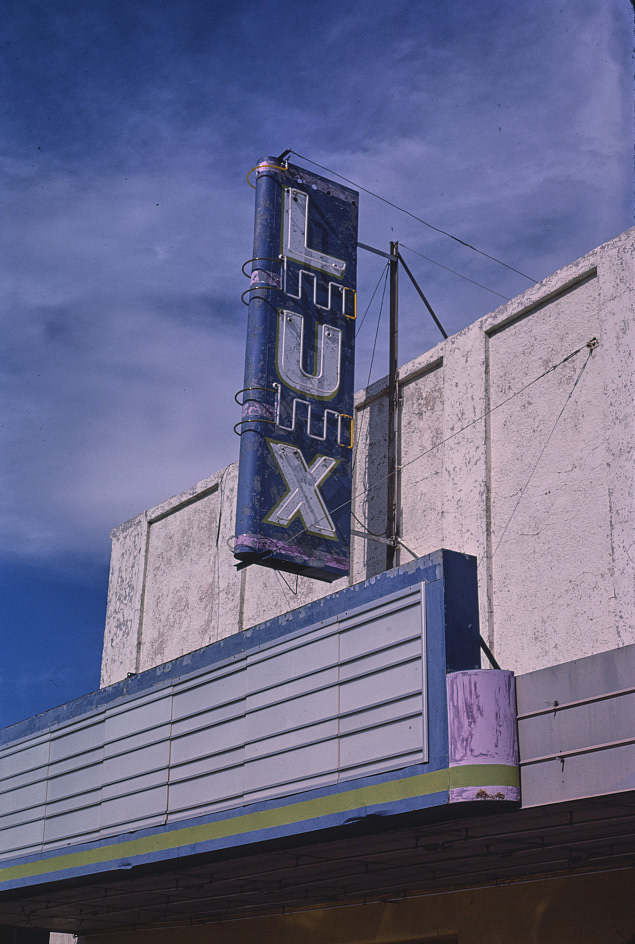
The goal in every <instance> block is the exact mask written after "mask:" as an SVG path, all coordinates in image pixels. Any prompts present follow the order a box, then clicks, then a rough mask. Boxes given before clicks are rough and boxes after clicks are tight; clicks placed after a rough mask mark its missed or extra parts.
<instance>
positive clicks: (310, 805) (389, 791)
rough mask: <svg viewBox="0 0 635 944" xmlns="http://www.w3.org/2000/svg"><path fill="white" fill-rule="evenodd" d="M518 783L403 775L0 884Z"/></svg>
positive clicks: (479, 769)
mask: <svg viewBox="0 0 635 944" xmlns="http://www.w3.org/2000/svg"><path fill="white" fill-rule="evenodd" d="M518 784H519V775H518V768H517V767H511V766H507V765H503V764H473V765H470V766H465V767H452V768H450V769H445V770H436V771H432V772H430V773H426V774H418V775H417V776H414V777H406V778H404V779H403V780H389V781H386V782H384V783H378V784H374V785H373V786H370V787H359V788H358V789H356V790H348V791H344V792H343V793H336V794H330V795H326V796H322V797H316V798H315V799H313V800H305V801H303V802H300V803H289V804H287V805H285V806H277V807H270V808H269V809H267V810H261V811H259V812H257V813H245V814H244V815H242V816H233V817H229V818H227V819H224V820H217V821H215V822H211V823H203V824H200V825H198V826H186V827H184V828H183V829H174V830H170V831H167V832H161V833H155V834H154V835H151V836H142V837H140V838H139V839H129V840H128V841H126V842H118V843H112V844H110V845H107V846H99V847H97V848H94V849H87V850H82V851H81V852H68V853H66V854H61V855H56V856H51V857H50V858H47V859H40V860H39V861H36V862H28V863H24V864H22V865H14V866H9V867H7V868H4V869H0V882H10V881H16V880H18V879H23V878H31V877H34V876H37V875H45V874H47V873H49V872H59V871H61V870H64V869H77V868H82V867H86V866H89V865H97V864H100V863H104V862H109V861H115V860H118V859H128V858H133V857H136V856H140V855H149V854H151V853H155V852H165V851H167V850H170V849H179V848H181V847H183V846H190V845H194V844H196V843H201V842H210V841H213V840H218V839H224V838H226V837H228V836H239V835H243V834H245V833H249V832H257V831H260V830H263V829H272V828H274V827H276V826H287V825H291V824H293V823H300V822H303V821H305V820H310V819H319V818H320V817H323V816H332V815H334V814H336V813H345V812H347V811H349V810H356V809H360V808H363V807H368V806H376V805H377V804H380V803H390V802H395V801H398V800H410V799H412V798H413V797H417V796H426V795H429V794H431V793H440V792H442V791H447V790H450V789H452V788H455V787H480V786H492V785H495V786H510V787H513V786H518Z"/></svg>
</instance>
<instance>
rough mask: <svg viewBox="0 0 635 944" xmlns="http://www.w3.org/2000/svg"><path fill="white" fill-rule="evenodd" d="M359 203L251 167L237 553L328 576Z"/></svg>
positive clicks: (345, 487)
mask: <svg viewBox="0 0 635 944" xmlns="http://www.w3.org/2000/svg"><path fill="white" fill-rule="evenodd" d="M357 214H358V194H357V193H356V192H355V191H353V190H349V189H348V188H346V187H342V186H340V185H339V184H336V183H334V182H333V181H331V180H326V179H325V178H324V177H319V176H317V175H316V174H312V173H309V172H308V171H305V170H302V169H300V168H299V167H294V166H293V165H290V164H289V165H285V166H281V165H280V164H279V163H278V162H277V160H276V159H274V158H266V159H265V160H263V161H262V162H261V163H260V164H259V165H258V166H257V168H256V217H255V235H254V258H253V259H252V260H251V263H252V269H251V280H250V287H249V290H248V293H246V294H248V295H249V321H248V328H247V350H246V356H245V382H244V388H243V390H242V391H241V402H242V407H243V412H242V419H241V421H240V423H239V424H238V429H239V431H240V434H241V444H240V465H239V477H238V501H237V512H236V542H235V546H234V555H235V556H236V557H237V558H238V560H240V561H242V562H244V563H245V564H250V563H258V564H262V565H264V566H266V567H273V568H277V569H279V570H286V571H290V572H291V573H296V574H305V575H307V576H311V577H317V578H319V579H321V580H328V581H331V580H336V579H337V578H338V577H343V576H345V575H346V574H348V570H349V557H350V550H349V545H350V502H351V487H352V446H353V393H354V344H355V314H356V295H355V286H356V268H357Z"/></svg>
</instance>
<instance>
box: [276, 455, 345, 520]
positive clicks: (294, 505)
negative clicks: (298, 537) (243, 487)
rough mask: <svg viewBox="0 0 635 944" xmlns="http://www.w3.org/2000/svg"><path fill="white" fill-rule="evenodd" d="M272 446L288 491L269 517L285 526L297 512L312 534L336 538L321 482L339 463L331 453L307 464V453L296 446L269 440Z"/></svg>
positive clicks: (317, 457)
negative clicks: (304, 453) (303, 452)
mask: <svg viewBox="0 0 635 944" xmlns="http://www.w3.org/2000/svg"><path fill="white" fill-rule="evenodd" d="M269 447H270V448H271V451H272V452H273V455H274V458H275V460H276V462H277V463H278V468H279V469H280V472H281V473H282V477H283V479H284V483H285V485H286V486H287V492H286V493H285V494H284V495H283V496H282V498H281V499H280V501H279V502H278V503H277V505H276V506H275V507H274V508H273V509H272V511H270V512H269V514H268V515H267V517H266V519H265V520H266V521H268V522H270V523H271V524H278V525H280V526H281V527H283V528H286V527H287V526H288V525H289V524H290V523H291V521H292V520H293V518H295V516H296V515H299V516H300V518H301V520H302V524H303V525H304V527H305V528H306V530H307V531H309V532H310V533H311V534H319V535H320V536H321V537H326V538H334V537H335V536H336V535H335V525H334V524H333V520H332V518H331V516H330V515H329V513H328V511H327V508H326V505H325V504H324V499H323V498H322V496H321V495H320V492H319V486H320V485H321V484H322V482H323V481H324V480H325V479H326V478H327V477H328V476H329V475H330V474H331V472H332V471H333V469H334V468H335V466H336V465H337V463H338V460H337V459H331V458H329V457H328V456H316V457H315V459H314V460H313V462H312V463H311V465H307V464H306V461H305V459H304V456H303V455H302V453H301V452H300V450H299V449H296V447H295V446H289V445H287V444H286V443H280V442H269Z"/></svg>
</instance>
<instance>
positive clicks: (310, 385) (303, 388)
mask: <svg viewBox="0 0 635 944" xmlns="http://www.w3.org/2000/svg"><path fill="white" fill-rule="evenodd" d="M316 340H317V343H316V349H315V359H314V370H313V373H312V374H309V373H308V372H307V371H306V370H305V369H304V368H303V366H302V351H303V349H304V316H303V315H298V314H297V313H296V312H294V311H286V309H282V310H281V311H279V312H278V338H277V343H276V367H277V369H278V374H279V375H280V379H281V380H282V381H284V383H286V384H287V386H289V387H291V389H292V390H295V391H297V392H298V393H305V394H308V395H309V396H311V397H319V398H320V399H330V398H331V397H333V396H335V394H336V393H337V391H338V389H339V386H340V361H341V356H342V332H341V331H340V329H339V328H333V327H331V326H330V325H324V324H318V328H317V339H316Z"/></svg>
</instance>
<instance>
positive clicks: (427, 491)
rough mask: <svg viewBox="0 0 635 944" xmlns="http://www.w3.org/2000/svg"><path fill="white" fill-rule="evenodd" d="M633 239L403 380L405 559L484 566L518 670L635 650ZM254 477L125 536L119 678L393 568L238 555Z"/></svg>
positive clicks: (367, 527)
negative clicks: (439, 554)
mask: <svg viewBox="0 0 635 944" xmlns="http://www.w3.org/2000/svg"><path fill="white" fill-rule="evenodd" d="M634 256H635V230H629V231H628V232H626V233H624V234H622V235H621V236H619V237H617V238H616V239H614V240H612V241H611V242H609V243H606V244H604V245H603V246H600V247H599V248H598V249H596V250H594V251H593V252H591V253H589V254H588V255H587V256H585V257H583V258H582V259H580V260H578V261H577V262H575V263H573V264H572V265H570V266H567V267H566V268H564V269H562V270H560V271H559V272H557V273H555V274H554V275H552V276H550V277H549V278H548V279H545V280H544V281H543V282H541V283H540V284H539V285H537V286H535V287H533V288H531V289H530V290H529V291H527V292H525V293H523V294H522V295H520V296H518V297H517V298H515V299H513V300H512V301H510V302H509V303H508V304H506V305H504V306H503V307H501V308H499V309H497V310H496V311H495V312H493V313H492V314H490V315H487V316H485V317H484V318H482V319H480V320H479V321H478V322H476V323H475V324H473V325H471V326H470V327H469V328H466V329H465V330H464V331H462V332H461V333H459V334H457V335H455V336H453V337H451V338H449V339H448V340H447V341H444V342H443V343H441V344H439V345H437V347H435V348H434V349H433V350H431V351H428V352H427V353H426V354H423V355H422V356H421V357H418V358H416V359H415V360H413V361H411V362H410V363H409V364H407V365H405V366H404V367H402V368H401V369H400V385H401V397H402V404H401V421H400V429H399V444H400V460H399V462H400V469H399V480H398V488H399V507H400V535H401V539H402V542H403V543H402V546H401V549H400V552H399V555H398V557H397V561H396V563H405V562H407V561H408V560H409V559H411V557H414V556H417V557H419V556H422V555H424V554H427V553H430V552H432V551H434V550H436V549H437V548H439V547H447V548H450V549H452V550H455V551H460V552H464V553H468V554H472V555H475V556H476V557H477V559H478V564H479V596H480V621H481V633H482V634H483V636H484V638H485V639H486V640H487V642H488V643H489V646H490V648H491V649H492V651H493V652H494V654H495V656H496V658H497V660H498V662H499V663H500V665H501V666H502V667H503V668H506V669H513V670H514V671H516V672H517V673H524V672H530V671H533V670H535V669H538V668H542V667H544V666H548V665H552V664H557V663H561V662H565V661H568V660H571V659H574V658H579V657H581V656H587V655H591V654H594V653H598V652H603V651H605V650H608V649H613V648H616V647H619V646H622V645H626V644H628V643H633V642H635V626H634V624H633V617H632V614H633V613H634V612H635V538H634V537H633V535H635V474H634V469H635V370H634V367H635V318H634V314H635V312H634V310H633V309H634V305H633V297H634V293H633V284H634V279H633V276H634V275H635V264H634ZM355 428H356V446H355V449H356V462H355V473H354V499H353V509H352V511H353V514H354V516H355V517H354V520H353V528H354V529H355V530H356V531H357V532H361V533H363V532H372V533H374V534H375V535H378V534H379V535H381V534H382V532H383V531H384V528H385V501H386V488H385V480H386V470H387V464H386V440H387V396H386V382H385V380H384V381H380V382H378V383H376V384H374V385H373V386H372V387H370V388H368V389H367V390H365V391H362V392H361V393H360V394H359V395H358V397H357V401H356V416H355ZM236 480H237V468H236V466H229V467H228V468H227V469H225V470H224V471H222V472H220V473H219V474H218V475H215V476H213V477H211V478H208V479H205V480H204V481H203V482H201V483H199V485H197V486H195V487H194V488H193V489H191V490H190V491H188V492H185V493H183V494H182V495H179V496H177V497H176V498H173V499H170V500H169V501H167V502H165V503H163V504H161V505H159V506H157V507H156V508H154V509H152V510H150V511H147V512H144V513H142V514H140V515H138V516H137V517H135V518H133V519H131V520H130V521H128V522H126V523H125V524H123V525H121V526H120V527H118V528H116V529H115V530H114V531H113V535H112V537H113V554H112V562H111V574H110V589H109V599H108V613H107V620H106V632H105V639H104V655H103V663H102V684H103V685H107V684H110V683H112V682H115V681H117V680H119V679H122V678H125V676H126V675H127V674H128V673H131V672H132V673H135V672H139V671H142V670H144V669H147V668H150V667H152V666H154V665H159V664H161V663H163V662H166V661H168V660H170V659H173V658H176V657H178V656H180V655H182V654H184V653H186V652H190V651H192V650H195V649H197V648H200V647H202V646H204V645H207V644H208V643H211V642H214V641H216V640H217V639H220V638H223V637H225V636H228V635H231V634H232V633H235V632H239V631H241V630H243V629H246V628H247V627H249V626H252V625H254V624H256V623H260V622H262V621H263V620H266V619H269V618H271V617H273V616H276V615H278V614H282V613H286V612H288V611H290V610H292V609H295V608H296V607H298V606H301V605H302V604H304V603H307V602H310V601H312V600H315V599H317V598H319V597H322V596H325V595H326V594H327V593H332V592H333V591H334V590H338V589H341V588H343V587H344V586H346V584H347V583H351V584H352V583H357V582H359V581H361V580H364V579H367V578H369V577H372V576H374V575H376V574H378V573H380V572H381V571H382V570H383V569H384V566H385V543H382V541H381V539H380V540H377V539H376V537H373V536H372V535H369V534H367V535H366V536H361V535H360V534H357V535H355V536H354V537H353V540H352V568H351V574H350V577H349V579H348V581H346V580H341V581H337V582H336V583H334V584H330V585H329V584H326V583H321V582H319V581H312V580H309V579H308V578H296V577H294V576H293V577H292V576H289V575H286V574H279V573H276V572H275V571H272V570H268V569H265V568H261V567H258V566H255V565H254V566H251V567H249V568H247V569H245V570H242V571H237V570H236V569H235V566H234V564H235V561H234V558H233V555H232V552H231V539H232V535H233V531H234V514H235V501H236Z"/></svg>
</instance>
